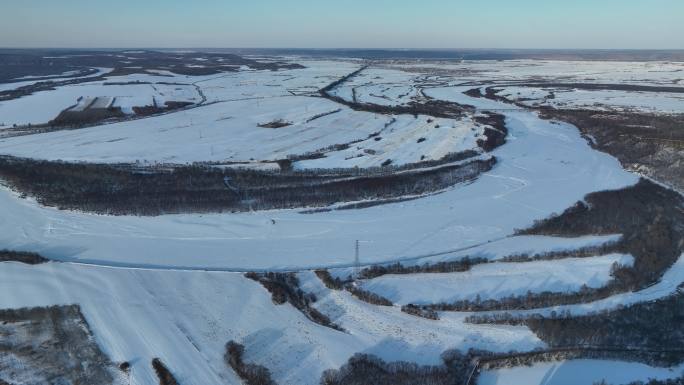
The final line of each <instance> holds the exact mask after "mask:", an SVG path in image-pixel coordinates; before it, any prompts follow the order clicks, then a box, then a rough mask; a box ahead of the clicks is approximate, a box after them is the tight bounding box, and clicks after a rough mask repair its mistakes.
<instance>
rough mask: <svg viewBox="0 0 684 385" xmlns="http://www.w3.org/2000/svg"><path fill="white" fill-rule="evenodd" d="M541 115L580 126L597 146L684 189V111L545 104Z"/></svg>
mask: <svg viewBox="0 0 684 385" xmlns="http://www.w3.org/2000/svg"><path fill="white" fill-rule="evenodd" d="M541 117H543V118H547V119H555V120H561V121H564V122H568V123H571V124H573V125H575V126H577V127H578V128H579V129H580V131H581V132H582V134H584V135H586V136H587V137H588V138H589V140H590V143H591V144H592V146H593V147H595V148H596V149H598V150H600V151H603V152H607V153H609V154H611V155H613V156H615V157H616V158H617V159H618V160H620V162H621V163H622V165H623V166H624V167H625V168H627V169H632V170H636V171H638V172H640V173H643V174H645V175H648V176H649V177H652V178H654V179H656V180H658V181H660V182H663V183H665V184H668V185H671V186H673V187H675V188H677V189H679V190H680V191H684V129H682V127H684V115H683V114H680V115H667V114H648V113H636V112H634V113H633V112H597V111H589V110H557V109H553V108H542V109H541Z"/></svg>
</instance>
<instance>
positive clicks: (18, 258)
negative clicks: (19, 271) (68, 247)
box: [0, 250, 49, 265]
mask: <svg viewBox="0 0 684 385" xmlns="http://www.w3.org/2000/svg"><path fill="white" fill-rule="evenodd" d="M0 262H21V263H25V264H27V265H39V264H41V263H46V262H49V259H47V258H45V257H43V256H42V255H40V254H38V253H31V252H26V251H13V250H0Z"/></svg>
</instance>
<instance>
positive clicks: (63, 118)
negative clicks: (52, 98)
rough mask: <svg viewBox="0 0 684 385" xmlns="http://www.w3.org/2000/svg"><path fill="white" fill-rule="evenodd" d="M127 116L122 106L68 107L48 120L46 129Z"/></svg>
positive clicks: (72, 126)
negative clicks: (77, 109)
mask: <svg viewBox="0 0 684 385" xmlns="http://www.w3.org/2000/svg"><path fill="white" fill-rule="evenodd" d="M125 117H126V114H124V112H123V111H122V110H121V107H107V108H86V109H84V110H81V111H75V110H71V109H66V110H64V111H62V112H60V113H59V115H57V117H56V118H54V119H52V120H51V121H50V122H48V124H47V125H48V128H46V131H50V130H52V129H55V128H67V127H68V128H81V127H84V126H86V125H89V124H93V123H99V122H102V121H105V120H108V119H123V118H125Z"/></svg>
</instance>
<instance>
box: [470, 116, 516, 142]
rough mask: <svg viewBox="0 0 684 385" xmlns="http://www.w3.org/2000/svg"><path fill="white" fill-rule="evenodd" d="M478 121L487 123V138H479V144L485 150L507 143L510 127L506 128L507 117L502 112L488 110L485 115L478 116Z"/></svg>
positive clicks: (485, 130)
mask: <svg viewBox="0 0 684 385" xmlns="http://www.w3.org/2000/svg"><path fill="white" fill-rule="evenodd" d="M474 119H475V121H476V122H477V123H480V124H483V125H485V126H486V127H485V129H484V135H485V137H486V138H487V139H478V140H477V145H478V146H480V148H482V149H483V150H485V151H487V152H490V151H492V150H494V149H495V148H497V147H499V146H503V145H504V144H505V143H506V136H508V128H506V117H505V116H504V115H501V114H496V113H493V112H488V113H487V115H485V116H476V117H475V118H474Z"/></svg>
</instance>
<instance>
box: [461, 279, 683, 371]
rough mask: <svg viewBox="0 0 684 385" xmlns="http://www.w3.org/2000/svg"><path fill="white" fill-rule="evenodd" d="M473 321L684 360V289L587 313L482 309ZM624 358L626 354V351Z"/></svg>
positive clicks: (666, 360)
mask: <svg viewBox="0 0 684 385" xmlns="http://www.w3.org/2000/svg"><path fill="white" fill-rule="evenodd" d="M468 321H469V322H472V323H493V324H507V325H526V326H528V327H529V328H530V329H531V330H532V331H533V332H534V333H535V334H537V336H539V338H540V339H541V340H543V341H544V342H545V343H546V344H547V345H548V346H550V347H551V349H565V348H572V349H596V348H599V347H602V348H604V349H613V350H614V351H616V352H620V351H622V352H625V353H626V352H630V351H631V352H633V354H639V353H640V354H641V355H642V357H644V359H639V361H641V362H646V363H649V364H653V365H659V366H672V365H676V364H679V363H681V362H682V361H684V331H682V329H681V328H680V327H678V325H682V323H684V294H682V292H681V289H680V291H678V292H677V293H676V294H674V295H671V296H668V297H665V298H661V299H658V300H655V301H651V302H641V303H637V304H633V305H630V306H628V307H624V308H618V309H615V310H608V311H605V310H604V311H600V312H595V313H591V314H588V315H583V316H573V315H572V314H570V313H569V312H562V313H560V314H556V313H552V314H551V316H550V317H544V316H541V315H526V316H515V315H511V314H507V313H500V314H491V315H478V316H472V317H469V319H468ZM623 358H624V357H623Z"/></svg>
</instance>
